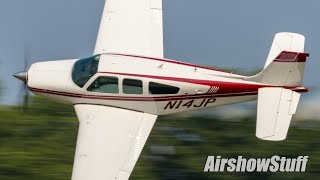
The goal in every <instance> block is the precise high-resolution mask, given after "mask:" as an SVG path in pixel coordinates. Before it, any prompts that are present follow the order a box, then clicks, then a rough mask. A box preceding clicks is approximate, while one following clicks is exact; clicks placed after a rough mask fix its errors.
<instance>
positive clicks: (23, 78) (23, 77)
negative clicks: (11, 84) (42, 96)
mask: <svg viewBox="0 0 320 180" xmlns="http://www.w3.org/2000/svg"><path fill="white" fill-rule="evenodd" d="M13 76H14V77H15V78H17V79H19V80H21V81H24V82H27V77H28V73H27V72H18V73H15V74H14V75H13Z"/></svg>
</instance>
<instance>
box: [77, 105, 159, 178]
mask: <svg viewBox="0 0 320 180" xmlns="http://www.w3.org/2000/svg"><path fill="white" fill-rule="evenodd" d="M75 110H76V113H77V116H78V119H79V122H80V126H79V132H78V141H77V148H76V154H75V160H74V168H73V174H72V180H88V179H120V180H124V179H128V178H129V176H130V174H131V172H132V170H133V168H134V166H135V164H136V162H137V160H138V158H139V156H140V153H141V151H142V149H143V146H144V144H145V142H146V141H147V138H148V136H149V134H150V132H151V129H152V127H153V125H154V123H155V121H156V118H157V116H155V115H151V114H146V113H142V112H135V111H131V110H124V109H118V108H114V107H107V106H99V105H84V104H83V105H75Z"/></svg>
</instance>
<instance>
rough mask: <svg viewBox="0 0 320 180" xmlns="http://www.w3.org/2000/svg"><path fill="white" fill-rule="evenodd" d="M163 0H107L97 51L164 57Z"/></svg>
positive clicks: (97, 52)
mask: <svg viewBox="0 0 320 180" xmlns="http://www.w3.org/2000/svg"><path fill="white" fill-rule="evenodd" d="M162 26H163V24H162V0H134V1H133V0H107V2H106V4H105V8H104V12H103V15H102V19H101V24H100V29H99V33H98V38H97V42H96V48H95V52H94V53H95V54H102V53H124V54H136V55H144V56H151V57H159V58H163V28H162Z"/></svg>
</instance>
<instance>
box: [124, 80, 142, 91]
mask: <svg viewBox="0 0 320 180" xmlns="http://www.w3.org/2000/svg"><path fill="white" fill-rule="evenodd" d="M122 89H123V93H124V94H142V93H143V88H142V81H141V80H135V79H124V80H123V87H122Z"/></svg>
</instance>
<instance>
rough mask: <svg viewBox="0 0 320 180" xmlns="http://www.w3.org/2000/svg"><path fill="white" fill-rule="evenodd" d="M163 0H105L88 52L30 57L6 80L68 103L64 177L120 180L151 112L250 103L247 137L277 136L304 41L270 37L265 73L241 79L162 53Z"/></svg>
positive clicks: (297, 77) (287, 115)
mask: <svg viewBox="0 0 320 180" xmlns="http://www.w3.org/2000/svg"><path fill="white" fill-rule="evenodd" d="M162 16H163V10H162V0H134V1H133V0H107V1H106V4H105V8H104V11H103V15H102V19H101V24H100V29H99V32H98V37H97V42H96V47H95V50H94V53H93V55H92V56H91V57H87V58H82V59H70V60H59V61H46V62H37V63H34V64H32V66H31V67H30V68H29V70H28V71H27V72H21V73H17V74H15V75H14V76H15V77H17V78H18V79H20V80H23V81H25V82H26V83H27V86H28V88H29V90H30V91H32V92H33V93H34V94H36V95H39V96H44V97H47V98H49V99H51V100H54V101H57V102H61V103H68V104H71V105H73V106H74V108H75V111H76V114H77V117H78V119H79V122H80V123H79V131H78V139H77V145H76V152H75V158H74V166H73V172H72V180H92V179H105V180H110V179H117V180H126V179H129V177H130V174H131V173H132V171H133V169H134V166H135V164H136V162H137V160H138V158H139V156H140V153H141V151H142V149H143V147H144V145H145V143H146V141H147V139H148V136H149V134H150V132H151V130H152V127H153V126H154V124H155V122H156V119H157V117H158V116H161V115H167V114H173V113H178V112H185V111H191V110H198V109H202V108H208V107H214V106H220V105H226V104H233V103H240V102H247V101H254V100H257V124H256V136H257V137H258V138H260V139H262V140H269V141H281V140H284V139H286V136H287V132H288V129H289V126H290V122H291V119H292V115H293V114H295V112H296V109H297V106H298V102H299V98H300V94H301V93H304V92H308V89H307V88H305V87H303V86H302V81H303V76H304V68H305V62H306V60H307V58H308V57H309V54H308V53H305V52H304V44H305V37H304V36H303V35H300V34H296V33H289V32H282V33H278V34H276V35H275V38H274V40H273V43H272V46H271V49H270V52H269V55H268V57H267V60H266V64H265V66H264V69H263V70H262V71H261V72H260V73H258V74H256V75H254V76H243V75H239V74H234V73H230V72H225V71H222V70H218V69H213V68H208V67H203V66H199V65H194V64H189V63H185V62H181V61H175V60H170V59H165V58H164V55H163V18H162Z"/></svg>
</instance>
